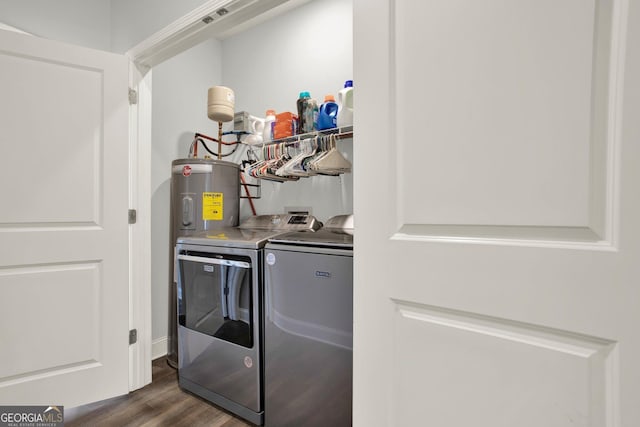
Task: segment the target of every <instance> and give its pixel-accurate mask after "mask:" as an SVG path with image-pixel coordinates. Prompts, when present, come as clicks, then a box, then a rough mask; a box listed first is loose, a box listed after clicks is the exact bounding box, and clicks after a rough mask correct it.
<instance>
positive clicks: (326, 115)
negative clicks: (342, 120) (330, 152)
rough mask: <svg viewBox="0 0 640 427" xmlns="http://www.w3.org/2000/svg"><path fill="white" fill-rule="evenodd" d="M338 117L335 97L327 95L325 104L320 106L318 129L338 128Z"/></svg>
mask: <svg viewBox="0 0 640 427" xmlns="http://www.w3.org/2000/svg"><path fill="white" fill-rule="evenodd" d="M337 117H338V104H336V100H335V98H334V97H333V95H325V97H324V103H323V104H322V105H321V106H320V111H318V121H317V123H316V129H318V130H324V129H332V128H335V127H336V120H337Z"/></svg>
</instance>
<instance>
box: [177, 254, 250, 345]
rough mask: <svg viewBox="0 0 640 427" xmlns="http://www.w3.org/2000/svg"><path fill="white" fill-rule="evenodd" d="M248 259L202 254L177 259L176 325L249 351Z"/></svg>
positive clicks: (179, 256) (183, 255)
mask: <svg viewBox="0 0 640 427" xmlns="http://www.w3.org/2000/svg"><path fill="white" fill-rule="evenodd" d="M251 289H252V283H251V259H250V258H249V257H242V256H230V255H223V254H212V253H203V252H186V251H183V252H182V253H180V254H179V255H178V323H179V324H180V325H182V326H184V327H186V328H189V329H191V330H194V331H198V332H201V333H203V334H206V335H209V336H212V337H215V338H218V339H221V340H224V341H229V342H232V343H235V344H238V345H241V346H244V347H248V348H251V347H253V328H254V325H253V320H252V316H251V313H252V308H253V301H252V295H251Z"/></svg>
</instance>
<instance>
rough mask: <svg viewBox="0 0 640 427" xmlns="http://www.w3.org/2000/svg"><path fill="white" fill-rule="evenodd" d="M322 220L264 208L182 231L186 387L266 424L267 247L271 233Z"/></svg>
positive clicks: (182, 371)
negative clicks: (224, 223) (238, 219)
mask: <svg viewBox="0 0 640 427" xmlns="http://www.w3.org/2000/svg"><path fill="white" fill-rule="evenodd" d="M320 225H321V224H320V223H319V222H318V221H317V220H316V219H315V218H314V217H312V216H310V215H292V214H283V215H261V216H258V217H251V218H250V219H249V220H247V221H245V222H244V223H243V224H241V225H240V226H239V227H237V228H223V229H217V230H210V231H208V232H202V233H199V234H196V235H190V236H183V237H179V238H178V240H177V245H176V251H175V258H176V259H175V262H176V268H175V271H176V272H177V274H176V276H177V277H176V283H177V290H176V291H177V292H176V293H177V318H178V350H179V351H178V382H179V385H180V387H182V388H184V389H186V390H188V391H191V392H192V393H195V394H197V395H199V396H201V397H203V398H205V399H207V400H209V401H210V402H213V403H215V404H217V405H219V406H221V407H223V408H225V409H227V410H229V411H231V412H233V413H235V414H236V415H239V416H241V417H243V418H245V419H247V420H248V421H251V422H252V423H254V424H258V425H262V424H263V420H264V397H263V384H262V376H263V321H262V319H263V281H262V278H263V254H262V251H263V247H264V245H265V244H266V242H267V239H268V238H269V237H274V236H275V235H277V234H281V233H283V232H285V231H291V230H302V229H318V228H319V227H320Z"/></svg>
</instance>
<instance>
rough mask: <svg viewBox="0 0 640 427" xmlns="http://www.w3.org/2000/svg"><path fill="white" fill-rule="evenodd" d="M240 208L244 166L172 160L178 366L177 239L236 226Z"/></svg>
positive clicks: (171, 338) (171, 345) (173, 359)
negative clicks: (241, 167)
mask: <svg viewBox="0 0 640 427" xmlns="http://www.w3.org/2000/svg"><path fill="white" fill-rule="evenodd" d="M239 211H240V167H239V166H238V165H237V164H235V163H231V162H226V161H223V160H213V159H197V158H192V159H178V160H174V161H173V162H172V163H171V215H170V227H171V229H170V232H169V239H170V240H169V246H170V250H169V254H170V262H169V266H170V267H169V270H170V271H169V331H168V334H167V335H168V343H167V361H168V362H169V364H170V365H171V366H173V367H174V368H177V367H178V326H177V308H176V307H177V293H176V283H175V277H174V275H175V274H174V261H173V251H174V247H175V245H176V240H177V238H178V237H180V236H186V235H190V234H194V233H197V232H200V231H205V230H215V229H220V228H224V227H236V226H237V225H238V220H239Z"/></svg>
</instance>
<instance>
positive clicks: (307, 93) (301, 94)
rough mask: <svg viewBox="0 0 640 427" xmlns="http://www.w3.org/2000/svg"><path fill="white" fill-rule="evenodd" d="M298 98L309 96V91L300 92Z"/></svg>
mask: <svg viewBox="0 0 640 427" xmlns="http://www.w3.org/2000/svg"><path fill="white" fill-rule="evenodd" d="M300 98H311V95H309V92H306V91H305V92H300Z"/></svg>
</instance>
